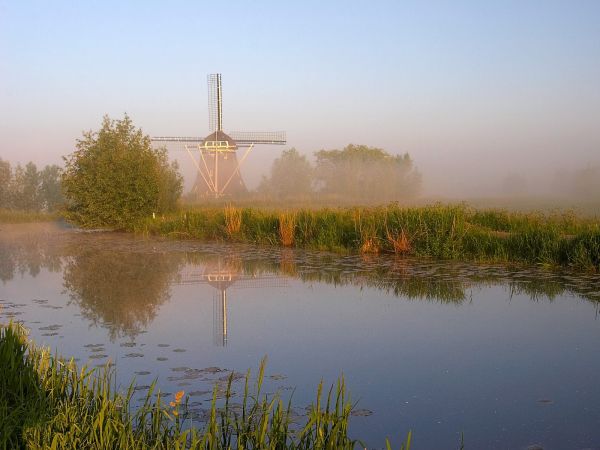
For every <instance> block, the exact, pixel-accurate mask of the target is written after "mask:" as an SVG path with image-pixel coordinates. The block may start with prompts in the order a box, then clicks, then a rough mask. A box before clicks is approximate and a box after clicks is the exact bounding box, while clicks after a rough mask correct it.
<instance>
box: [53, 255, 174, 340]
mask: <svg viewBox="0 0 600 450" xmlns="http://www.w3.org/2000/svg"><path fill="white" fill-rule="evenodd" d="M67 254H68V256H66V257H65V258H64V261H65V266H64V270H63V279H64V286H65V288H67V290H68V291H69V295H70V298H71V300H72V301H73V302H74V303H76V304H77V305H78V306H79V308H80V310H81V314H82V316H83V317H85V318H86V319H88V320H89V321H90V322H91V323H92V324H94V325H101V326H104V327H106V328H107V329H108V330H109V331H110V337H111V339H112V340H114V339H115V338H117V337H120V336H122V335H128V336H131V337H133V336H135V335H137V334H139V333H140V332H141V331H142V330H144V329H146V328H147V326H148V325H149V323H150V322H152V320H153V319H154V317H155V316H156V310H157V309H158V307H159V306H160V305H161V304H163V303H164V302H166V301H167V300H169V298H170V286H171V284H172V282H173V280H174V279H175V278H176V276H177V273H178V270H179V267H180V266H181V264H182V262H183V261H182V258H181V256H180V255H177V254H171V253H168V254H148V253H129V252H115V251H113V250H106V249H95V248H91V249H90V248H86V247H80V246H76V247H73V248H71V249H69V251H68V252H67Z"/></svg>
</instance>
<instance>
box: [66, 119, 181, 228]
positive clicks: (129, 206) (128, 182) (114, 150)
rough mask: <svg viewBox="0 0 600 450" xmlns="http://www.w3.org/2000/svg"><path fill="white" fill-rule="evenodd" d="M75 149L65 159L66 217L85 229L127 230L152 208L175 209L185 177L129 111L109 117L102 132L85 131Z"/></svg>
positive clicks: (104, 121) (160, 209)
mask: <svg viewBox="0 0 600 450" xmlns="http://www.w3.org/2000/svg"><path fill="white" fill-rule="evenodd" d="M76 147H77V148H76V150H75V152H74V153H72V154H71V155H69V156H68V157H66V158H65V170H64V173H63V176H62V183H63V189H64V192H65V196H66V198H67V201H68V204H67V217H68V218H69V219H71V220H73V221H75V222H77V223H78V224H80V225H82V226H86V227H102V226H109V227H115V228H125V227H126V226H127V225H128V224H130V223H132V222H133V221H135V220H137V219H140V218H141V217H144V216H148V215H150V214H152V213H153V212H158V213H162V212H166V211H170V210H173V209H174V208H175V206H176V201H177V199H178V198H179V196H180V195H181V190H182V178H181V176H180V175H179V173H178V172H177V166H176V164H175V163H173V164H169V163H168V159H167V156H166V150H165V149H160V150H156V149H153V148H152V147H151V144H150V138H149V137H148V136H146V135H144V134H143V133H142V131H141V130H140V129H136V128H135V127H134V125H133V123H132V121H131V119H130V118H129V117H128V116H127V115H125V117H124V118H123V119H122V120H116V121H115V120H111V119H110V118H109V117H107V116H105V117H104V119H103V121H102V127H101V128H100V130H99V131H98V132H92V131H89V132H84V133H83V139H80V140H78V141H77V145H76Z"/></svg>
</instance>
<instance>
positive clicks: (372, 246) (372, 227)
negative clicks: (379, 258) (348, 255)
mask: <svg viewBox="0 0 600 450" xmlns="http://www.w3.org/2000/svg"><path fill="white" fill-rule="evenodd" d="M374 218H375V216H374V215H373V214H367V217H366V218H365V219H363V211H361V210H360V209H356V210H355V211H354V224H355V225H354V226H355V228H356V230H357V233H358V236H359V237H360V243H359V250H360V252H361V253H363V254H370V253H372V254H377V253H379V251H380V250H381V245H380V242H379V238H378V236H377V223H376V222H375V221H374V220H373V219H374Z"/></svg>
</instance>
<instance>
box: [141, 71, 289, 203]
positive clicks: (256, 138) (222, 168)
mask: <svg viewBox="0 0 600 450" xmlns="http://www.w3.org/2000/svg"><path fill="white" fill-rule="evenodd" d="M208 127H209V131H210V134H209V135H208V136H206V137H205V138H200V137H168V136H157V137H153V138H152V141H154V142H165V143H177V144H180V145H183V147H184V148H185V149H186V150H187V152H188V153H189V155H190V157H191V158H192V160H193V162H194V165H195V166H196V169H197V170H198V175H197V177H196V182H195V183H194V187H193V188H192V191H193V192H194V193H195V195H196V196H197V197H198V198H202V197H215V198H218V197H222V196H226V195H236V194H240V193H244V192H246V185H245V184H244V180H243V179H242V176H241V174H240V166H241V165H242V164H243V162H244V161H245V159H246V158H247V157H248V155H249V154H250V152H251V151H252V149H253V148H254V146H255V145H258V144H269V145H283V144H285V143H286V137H285V132H284V131H272V132H264V131H250V132H248V131H246V132H244V131H231V132H229V133H225V132H224V131H223V88H222V84H221V74H220V73H216V74H210V75H208ZM240 147H245V148H246V150H245V152H244V154H243V156H242V157H241V158H240V159H239V160H238V158H237V150H238V148H240Z"/></svg>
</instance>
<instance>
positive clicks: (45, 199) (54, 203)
mask: <svg viewBox="0 0 600 450" xmlns="http://www.w3.org/2000/svg"><path fill="white" fill-rule="evenodd" d="M60 176H61V170H60V167H58V166H57V165H51V166H46V167H44V170H42V171H41V172H40V196H41V201H42V206H43V208H44V209H45V210H46V211H56V210H57V209H58V208H59V207H60V206H61V205H62V204H63V202H64V197H63V194H62V187H61V182H60Z"/></svg>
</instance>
